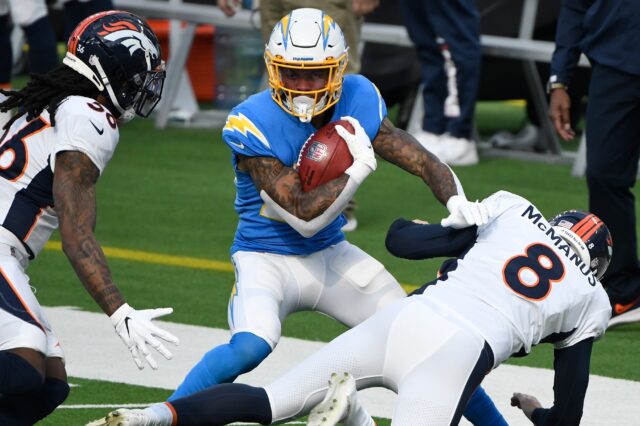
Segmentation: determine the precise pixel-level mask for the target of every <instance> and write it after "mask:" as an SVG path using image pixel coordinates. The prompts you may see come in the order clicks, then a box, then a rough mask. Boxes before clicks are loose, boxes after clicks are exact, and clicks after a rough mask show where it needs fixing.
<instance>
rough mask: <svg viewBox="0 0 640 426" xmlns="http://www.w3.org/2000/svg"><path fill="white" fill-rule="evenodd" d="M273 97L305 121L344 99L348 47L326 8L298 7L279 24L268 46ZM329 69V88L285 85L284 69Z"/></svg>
mask: <svg viewBox="0 0 640 426" xmlns="http://www.w3.org/2000/svg"><path fill="white" fill-rule="evenodd" d="M264 61H265V63H266V65H267V72H268V73H269V86H270V87H271V97H273V100H274V101H276V103H277V104H278V105H280V106H281V107H282V109H284V110H285V111H287V112H288V113H290V114H292V115H294V116H296V117H298V118H299V119H300V121H302V122H309V121H311V118H312V117H313V116H315V115H318V114H320V113H322V112H324V111H326V110H327V109H328V108H329V107H331V106H332V105H334V104H335V103H336V102H338V99H340V94H341V93H342V78H343V75H344V70H345V68H346V66H347V62H348V47H347V43H346V41H345V39H344V34H343V33H342V30H341V29H340V27H339V26H338V24H337V23H336V22H335V21H334V20H333V18H331V17H330V16H329V15H327V14H325V13H324V12H323V11H322V10H319V9H312V8H303V9H295V10H293V11H292V12H291V13H289V14H288V15H286V16H285V17H283V18H282V19H281V20H280V22H278V23H277V24H276V26H275V27H274V28H273V31H272V32H271V36H270V37H269V43H268V44H267V45H266V47H265V52H264ZM284 68H289V69H305V70H307V69H312V70H313V69H315V70H317V69H322V70H324V69H327V70H328V72H329V74H328V79H327V84H326V85H325V87H323V88H322V89H319V90H308V91H301V90H292V89H288V88H287V87H285V86H284V84H283V81H282V74H281V73H282V69H284Z"/></svg>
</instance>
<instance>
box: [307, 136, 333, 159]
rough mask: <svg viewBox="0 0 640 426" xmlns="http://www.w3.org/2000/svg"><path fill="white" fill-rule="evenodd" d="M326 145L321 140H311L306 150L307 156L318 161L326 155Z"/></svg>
mask: <svg viewBox="0 0 640 426" xmlns="http://www.w3.org/2000/svg"><path fill="white" fill-rule="evenodd" d="M327 152H328V149H327V146H326V145H325V144H323V143H322V142H318V141H313V142H311V146H310V147H309V150H308V151H307V158H308V159H309V160H311V161H316V162H320V161H322V160H324V159H325V157H326V156H327Z"/></svg>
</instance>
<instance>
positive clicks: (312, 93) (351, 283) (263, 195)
mask: <svg viewBox="0 0 640 426" xmlns="http://www.w3.org/2000/svg"><path fill="white" fill-rule="evenodd" d="M347 62H348V48H347V45H346V43H345V39H344V36H343V34H342V30H341V29H340V27H339V26H338V25H337V24H336V22H335V21H334V20H333V19H332V18H331V17H330V16H328V15H326V14H325V13H324V12H323V11H321V10H318V9H310V8H305V9H296V10H293V11H292V12H291V13H289V14H288V15H286V16H285V17H283V18H282V19H281V20H280V22H279V23H278V24H277V25H276V26H275V27H274V29H273V31H272V33H271V37H270V39H269V42H268V44H267V45H266V49H265V63H266V67H267V71H268V75H269V86H270V88H269V89H268V90H265V91H263V92H260V93H258V94H256V95H254V96H252V97H250V98H249V99H247V100H246V101H244V102H242V103H241V104H240V105H238V106H236V107H235V108H234V109H233V110H232V111H231V112H230V114H229V116H228V118H227V122H226V125H225V126H224V128H223V133H222V135H223V140H224V142H225V143H226V144H227V145H228V146H229V148H231V151H232V156H231V161H232V164H233V168H234V170H235V174H236V191H237V196H236V199H235V208H236V211H237V213H238V215H239V219H240V220H239V224H238V227H237V230H236V234H235V239H234V242H233V245H232V247H231V258H232V261H233V264H234V266H235V270H236V282H235V287H234V290H233V293H232V296H231V300H230V303H229V311H228V314H229V326H230V329H231V333H232V337H231V340H230V342H229V343H228V344H224V345H221V346H218V347H216V348H214V349H212V350H211V351H209V352H208V353H206V354H205V355H204V357H203V358H202V359H201V360H200V362H199V363H198V364H197V365H196V366H195V367H194V368H193V369H192V370H191V371H190V372H189V373H188V375H187V377H186V378H185V379H184V381H183V382H182V384H181V385H180V386H179V387H178V389H177V390H176V391H175V393H174V394H173V395H172V396H171V398H170V400H173V399H176V398H179V397H184V396H187V395H190V394H193V393H195V392H198V391H201V390H203V389H205V388H207V387H210V386H212V385H216V384H220V383H227V382H232V381H234V380H235V379H236V377H237V376H238V375H240V374H243V373H246V372H248V371H250V370H252V369H253V368H255V367H256V366H257V365H258V364H260V363H261V362H262V360H264V359H265V358H266V357H267V356H268V355H269V354H270V353H271V351H272V350H273V348H274V347H275V346H276V344H277V343H278V340H279V339H280V334H281V322H282V320H283V319H284V318H285V317H287V316H288V315H289V314H290V313H293V312H296V311H303V310H315V311H319V312H323V313H325V314H327V315H329V316H331V317H333V318H335V319H337V320H338V321H340V322H341V323H343V324H345V325H347V326H349V327H352V326H355V325H356V324H359V323H360V322H362V321H364V320H365V319H367V318H368V317H369V316H371V315H372V314H373V313H374V312H376V311H377V310H379V309H380V308H382V307H384V306H386V305H387V304H388V303H390V302H392V301H394V300H397V299H400V298H402V297H404V296H405V292H404V291H403V289H402V287H401V286H400V285H399V284H398V282H397V281H396V280H395V279H394V277H393V276H391V274H390V273H389V272H388V271H387V270H386V269H385V268H384V266H383V265H382V264H381V263H380V262H378V261H377V260H376V259H374V258H372V257H371V256H369V255H368V254H366V253H365V252H363V251H362V250H361V249H359V248H358V247H356V246H354V245H352V244H350V243H348V242H347V241H345V237H344V234H343V233H342V231H341V227H342V225H343V224H344V217H343V216H342V214H341V212H342V210H343V209H344V207H345V205H346V204H347V202H348V201H349V200H350V199H351V198H352V197H353V195H354V193H355V192H356V190H357V188H358V187H359V185H360V184H362V182H363V181H364V180H365V178H366V177H367V176H368V175H369V173H371V172H373V171H374V170H375V169H376V158H375V155H374V151H375V153H377V154H378V155H379V156H380V157H382V158H384V159H385V160H387V161H390V162H392V163H394V164H396V165H397V166H399V167H400V168H402V169H404V170H406V171H407V172H409V173H411V174H414V175H416V176H418V177H419V178H421V179H422V180H423V181H424V182H425V183H426V184H427V185H428V186H429V187H430V188H431V191H432V192H433V194H434V195H435V197H436V198H437V199H438V200H439V201H440V202H441V203H443V204H446V206H447V208H448V209H449V212H450V216H449V217H447V218H446V219H444V222H445V224H449V225H453V226H455V227H466V226H472V225H482V224H483V223H485V222H486V220H487V212H486V209H484V206H483V205H482V204H480V203H476V202H469V201H467V199H466V198H465V196H464V193H463V191H462V187H461V185H460V183H459V182H458V180H457V179H456V177H455V175H454V173H453V171H452V170H451V169H450V168H449V167H448V166H446V165H445V164H443V163H441V162H440V161H439V160H438V158H437V157H436V156H434V155H432V154H431V153H429V152H428V151H426V150H425V149H423V148H422V147H421V145H420V144H419V143H418V142H417V141H415V139H413V137H411V136H410V135H409V134H407V133H405V132H404V131H402V130H399V129H397V128H396V127H394V126H393V124H392V123H391V121H390V120H389V119H388V118H387V117H386V115H387V110H386V106H385V103H384V101H383V99H382V97H381V96H380V93H379V92H378V90H377V89H376V87H375V86H374V85H373V84H372V83H371V82H370V81H369V80H367V79H366V78H365V77H363V76H361V75H348V76H344V71H345V67H346V65H347ZM342 117H345V119H346V120H348V121H350V122H351V124H352V125H353V127H354V129H355V132H354V133H349V132H348V131H347V130H346V129H345V128H344V127H342V126H338V127H337V131H338V133H339V134H340V136H341V137H342V138H343V139H344V140H345V141H346V143H347V145H348V147H349V150H350V152H351V154H352V155H353V158H354V162H353V165H352V166H351V167H349V168H348V169H347V170H346V172H345V173H344V174H343V175H342V176H340V177H338V178H336V179H334V180H331V181H329V182H327V183H325V184H323V185H320V186H318V187H317V188H315V189H313V190H311V191H307V192H303V191H302V188H301V182H300V178H299V176H298V173H297V171H296V170H295V167H294V166H295V164H296V162H297V160H298V155H299V153H300V149H301V147H302V145H303V144H304V142H305V141H306V140H307V138H308V137H309V136H310V135H311V134H313V133H314V132H315V131H316V129H318V128H320V127H322V126H323V125H325V124H327V123H329V122H331V121H334V120H337V119H340V118H342ZM372 148H373V149H372Z"/></svg>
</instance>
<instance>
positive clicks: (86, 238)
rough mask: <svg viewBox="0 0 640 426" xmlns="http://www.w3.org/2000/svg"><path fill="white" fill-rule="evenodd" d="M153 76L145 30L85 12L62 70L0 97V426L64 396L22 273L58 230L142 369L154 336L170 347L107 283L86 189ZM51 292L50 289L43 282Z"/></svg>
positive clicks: (121, 15)
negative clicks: (3, 119) (2, 121)
mask: <svg viewBox="0 0 640 426" xmlns="http://www.w3.org/2000/svg"><path fill="white" fill-rule="evenodd" d="M164 76H165V71H164V64H163V62H162V59H161V56H160V45H159V43H158V40H157V39H156V36H155V34H154V33H153V31H152V30H151V28H149V26H148V25H147V23H146V22H145V21H143V20H142V19H140V18H139V17H137V16H135V15H133V14H131V13H128V12H123V11H117V10H116V11H109V12H105V13H100V14H96V15H93V16H91V17H89V18H87V19H86V20H84V21H83V22H82V23H80V24H79V25H78V27H77V28H76V30H75V31H74V32H73V34H72V35H71V37H70V39H69V44H68V50H67V53H66V56H65V58H64V61H63V65H61V66H59V67H57V68H55V69H54V70H52V71H50V72H49V73H46V74H35V75H34V76H33V77H32V79H31V80H30V81H29V83H28V84H27V86H26V87H25V88H24V89H22V90H20V91H18V92H13V91H3V93H4V94H5V95H6V96H7V99H6V101H4V102H2V103H0V111H5V112H6V111H9V110H12V109H14V108H15V109H16V110H17V113H16V115H15V116H14V117H13V118H12V119H11V120H9V122H8V123H7V124H6V125H5V126H4V130H3V133H2V136H1V137H0V163H1V164H2V166H1V167H0V424H2V425H31V424H34V423H36V422H38V420H40V419H42V418H43V417H45V416H46V415H48V414H49V413H50V412H51V411H53V410H54V409H55V408H56V407H57V406H58V405H59V404H61V403H62V402H63V401H64V400H65V398H66V397H67V394H68V392H69V386H68V385H67V382H66V380H67V377H66V371H65V367H64V354H63V351H62V348H61V346H60V342H59V341H58V339H57V338H56V336H55V335H54V333H53V331H52V330H51V326H50V324H49V322H48V320H47V318H46V315H45V313H44V311H43V310H42V308H41V306H40V304H39V303H38V300H37V299H36V297H35V294H34V292H33V291H32V290H31V287H30V283H29V277H28V276H27V274H26V272H25V270H26V268H27V265H28V264H29V262H30V260H32V259H34V258H35V257H36V256H37V255H38V253H39V252H40V250H42V248H43V247H44V245H45V243H46V242H47V240H49V237H50V236H51V234H52V232H53V231H54V230H55V229H56V228H58V226H59V228H60V237H61V240H62V248H63V250H64V252H65V254H66V256H67V257H68V259H69V262H70V263H71V265H72V266H73V268H74V270H75V271H76V274H77V275H78V278H79V279H80V281H81V282H82V284H83V285H84V287H85V288H86V289H87V291H88V292H89V293H90V295H91V296H92V297H93V299H94V300H95V301H96V303H97V304H98V305H100V307H101V308H102V310H103V311H104V312H105V313H106V314H107V315H109V316H110V317H111V320H112V322H113V325H114V327H115V330H116V332H117V334H118V335H119V336H120V337H121V338H122V340H123V341H124V343H125V344H126V345H127V347H128V348H129V350H130V351H131V355H132V356H133V359H134V361H135V362H136V364H137V365H138V367H139V368H143V361H142V356H144V357H145V358H146V361H147V362H148V363H149V365H150V366H151V367H153V368H156V367H157V366H156V363H155V361H154V359H153V357H152V356H151V354H150V352H149V350H148V348H147V345H151V346H152V347H153V348H154V349H156V350H158V351H159V352H160V353H161V354H162V355H164V356H165V357H167V358H170V357H171V354H170V352H169V351H168V350H167V349H166V348H165V347H164V345H163V344H162V343H161V341H160V340H159V339H158V338H161V339H165V340H167V341H170V342H173V343H177V339H176V338H175V337H174V336H173V335H171V334H170V333H167V332H165V331H164V330H161V329H160V328H158V327H156V326H155V325H154V324H153V323H152V322H151V319H153V318H156V317H158V316H161V315H166V314H168V313H170V312H171V309H169V308H167V309H147V310H141V311H136V310H135V309H133V308H132V307H131V306H129V305H128V304H127V303H126V302H125V299H124V297H123V295H122V294H121V293H120V291H119V290H118V287H117V286H116V284H115V283H114V282H113V279H112V277H111V272H110V269H109V266H108V264H107V261H106V258H105V256H104V253H103V252H102V249H101V247H100V244H99V243H98V242H97V241H96V237H95V235H94V228H95V224H96V197H95V196H96V191H95V185H96V182H97V180H98V178H99V176H100V175H101V174H102V172H103V170H104V169H105V167H106V166H107V163H108V162H109V160H110V159H111V156H112V155H113V153H114V150H115V149H116V145H117V143H118V139H119V130H118V123H119V122H122V121H125V120H127V119H131V118H132V117H133V116H135V115H136V114H137V115H140V116H143V117H146V116H148V115H149V113H150V112H151V110H153V108H154V107H155V105H156V104H157V103H158V101H159V100H160V95H161V93H162V85H163V81H164ZM50 284H53V283H50Z"/></svg>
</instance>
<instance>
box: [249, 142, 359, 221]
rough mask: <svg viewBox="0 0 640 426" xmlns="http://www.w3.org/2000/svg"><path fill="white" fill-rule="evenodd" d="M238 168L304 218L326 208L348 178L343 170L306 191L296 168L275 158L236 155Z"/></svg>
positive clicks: (287, 209) (258, 187) (306, 218)
mask: <svg viewBox="0 0 640 426" xmlns="http://www.w3.org/2000/svg"><path fill="white" fill-rule="evenodd" d="M238 168H239V169H240V170H241V171H245V172H248V173H249V174H250V175H251V179H252V180H253V182H254V183H255V185H256V187H257V189H258V191H264V192H266V193H267V194H268V195H269V197H270V198H271V199H272V200H273V201H274V202H276V203H277V204H278V205H279V206H280V207H282V208H283V209H284V210H286V211H287V212H289V213H290V214H292V215H294V216H296V217H297V218H299V219H302V220H305V221H309V220H311V219H313V218H315V217H317V216H319V215H321V214H322V213H323V212H324V211H325V210H327V208H329V206H331V205H332V204H333V203H334V202H335V201H336V199H337V198H338V196H339V195H340V193H341V192H342V191H343V189H344V188H345V185H346V184H347V181H348V180H349V176H348V175H346V174H345V175H342V176H340V177H338V178H336V179H333V180H331V181H329V182H326V183H325V184H323V185H319V186H318V187H317V188H314V189H312V190H310V191H307V192H305V191H303V190H302V183H301V182H300V176H299V175H298V172H296V171H295V170H294V169H292V168H291V167H287V166H285V165H284V164H282V162H280V160H278V159H277V158H274V157H247V156H244V155H238Z"/></svg>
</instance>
